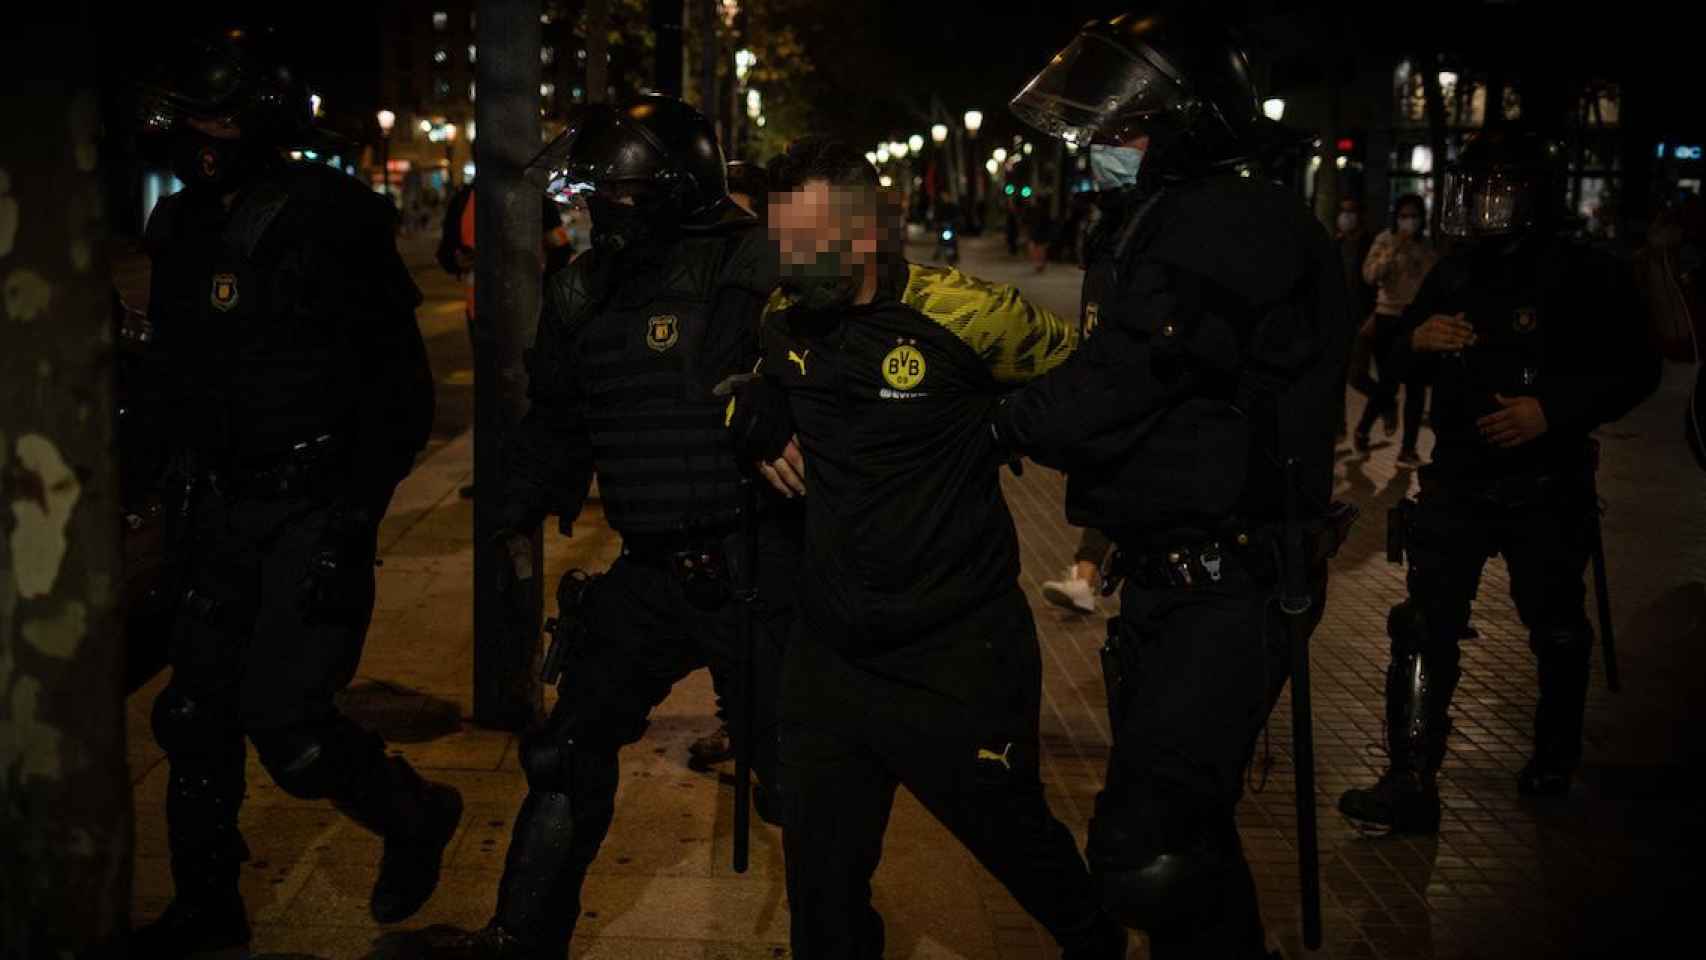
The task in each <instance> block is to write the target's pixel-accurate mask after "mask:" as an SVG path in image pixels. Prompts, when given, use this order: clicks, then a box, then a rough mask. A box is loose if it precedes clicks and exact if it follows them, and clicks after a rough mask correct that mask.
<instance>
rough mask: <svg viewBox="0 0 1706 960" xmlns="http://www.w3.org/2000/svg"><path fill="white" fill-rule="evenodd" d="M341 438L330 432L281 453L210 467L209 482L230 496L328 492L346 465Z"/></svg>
mask: <svg viewBox="0 0 1706 960" xmlns="http://www.w3.org/2000/svg"><path fill="white" fill-rule="evenodd" d="M344 452H345V446H344V443H343V441H342V438H339V437H336V436H334V435H332V434H329V433H323V434H320V435H319V436H317V437H314V438H313V439H310V440H303V441H301V442H300V443H296V444H293V445H292V446H291V447H290V449H289V450H288V451H286V452H285V453H283V454H281V455H280V456H278V457H275V458H270V459H266V460H260V461H254V460H251V461H249V462H247V463H234V464H229V465H226V466H221V467H215V468H211V469H209V470H208V471H207V478H208V482H209V484H210V485H211V486H212V487H213V489H214V490H216V491H218V492H219V493H220V494H221V495H223V496H227V497H254V498H260V499H284V498H287V497H298V496H312V495H319V494H327V493H329V492H330V491H331V487H332V485H333V484H334V483H335V482H336V480H337V479H338V478H337V476H336V474H337V472H338V470H339V468H341V467H343V466H345V460H346V458H345V457H344V456H343V454H344Z"/></svg>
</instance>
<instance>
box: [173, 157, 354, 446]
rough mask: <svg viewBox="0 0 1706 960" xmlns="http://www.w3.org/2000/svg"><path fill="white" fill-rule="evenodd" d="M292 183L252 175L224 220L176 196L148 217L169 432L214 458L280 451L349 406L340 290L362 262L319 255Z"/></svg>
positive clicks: (328, 429) (337, 421)
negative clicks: (173, 406)
mask: <svg viewBox="0 0 1706 960" xmlns="http://www.w3.org/2000/svg"><path fill="white" fill-rule="evenodd" d="M294 187H295V181H294V178H292V177H291V176H290V175H288V174H286V175H283V176H279V177H275V178H269V179H267V180H264V181H261V182H259V183H256V184H255V185H254V186H252V187H251V188H250V189H248V190H247V191H245V193H244V195H243V196H242V197H241V198H240V199H239V201H238V203H237V205H236V207H235V208H234V209H233V210H232V211H231V214H230V216H229V217H228V218H223V219H221V218H219V217H217V216H214V215H212V214H211V213H210V212H209V211H207V210H205V209H202V210H191V209H188V208H187V207H186V205H187V203H188V202H190V201H189V198H188V197H180V198H176V199H175V201H174V203H173V206H172V207H170V208H165V209H162V210H161V211H159V212H158V213H157V215H156V219H157V220H159V222H157V223H156V222H152V221H151V223H150V225H149V226H150V229H149V235H150V246H151V247H152V248H153V251H154V258H155V259H154V280H153V283H154V284H155V285H156V288H157V289H156V290H155V293H154V296H153V298H152V304H153V309H154V310H156V311H157V312H158V313H160V314H161V315H160V316H158V317H155V318H152V319H153V321H154V323H155V326H156V328H157V329H158V330H159V331H160V333H161V342H162V344H163V345H165V346H166V348H167V349H168V350H169V351H170V353H171V357H172V364H173V367H174V373H175V375H176V377H177V378H178V379H179V381H180V382H179V383H178V384H176V385H175V386H176V388H177V389H178V390H179V391H181V392H180V398H181V402H180V404H179V407H180V411H181V413H182V415H183V416H184V418H185V422H182V423H180V424H178V425H177V432H179V433H180V436H181V437H182V440H183V442H185V443H187V444H188V445H190V446H193V447H195V448H198V449H200V450H201V451H202V452H203V453H205V454H207V455H208V456H210V457H212V458H213V459H214V460H215V461H221V460H233V461H260V460H265V459H267V458H269V457H272V456H275V455H282V454H284V453H286V452H287V451H289V450H290V448H291V447H292V446H294V445H295V444H297V443H299V442H302V441H305V440H312V439H313V438H316V437H319V436H322V435H326V434H331V433H337V432H339V431H341V430H342V429H344V428H345V426H346V425H347V423H348V422H349V420H350V418H351V416H352V415H353V408H354V403H355V400H356V394H357V389H358V373H357V363H358V358H357V357H356V356H355V353H354V351H353V349H351V346H350V343H349V340H348V338H347V336H346V335H345V329H346V328H345V325H346V324H347V323H348V322H349V319H348V318H347V317H346V315H345V314H346V312H347V309H348V305H347V304H346V303H344V302H342V298H340V297H339V296H338V291H340V290H343V289H344V287H345V285H344V284H343V283H342V282H341V281H342V272H343V271H344V270H354V269H359V265H352V264H336V263H332V262H330V261H332V260H333V259H335V258H332V257H320V256H317V251H318V248H319V247H320V246H322V245H323V244H322V240H323V239H324V238H316V237H313V236H307V235H303V234H302V232H301V230H300V227H301V224H302V222H303V221H302V220H300V219H299V218H298V217H296V216H294V215H293V214H297V213H300V212H302V211H297V210H292V209H291V208H292V206H293V205H294V204H301V203H306V202H308V201H307V200H305V199H303V198H302V197H299V196H297V195H296V194H295V192H294ZM332 271H337V273H336V275H331V276H328V274H329V273H331V272H332ZM186 434H187V435H186Z"/></svg>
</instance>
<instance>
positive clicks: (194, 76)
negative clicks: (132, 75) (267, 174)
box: [138, 26, 313, 146]
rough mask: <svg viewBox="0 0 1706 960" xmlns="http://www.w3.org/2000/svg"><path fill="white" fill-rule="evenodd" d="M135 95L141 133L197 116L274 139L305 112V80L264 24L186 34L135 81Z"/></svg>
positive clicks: (302, 122) (252, 136)
mask: <svg viewBox="0 0 1706 960" xmlns="http://www.w3.org/2000/svg"><path fill="white" fill-rule="evenodd" d="M138 95H139V107H140V110H141V120H142V123H143V126H144V128H145V130H147V131H148V132H159V133H163V132H167V131H169V130H173V129H177V128H180V127H181V126H182V122H183V121H184V120H186V119H197V120H206V121H212V122H217V123H229V124H234V125H236V126H237V127H239V128H241V129H242V132H243V137H244V138H245V139H249V140H252V141H254V142H260V143H269V144H272V145H275V146H282V145H285V144H287V143H288V142H289V141H290V140H291V139H292V138H294V137H296V136H298V135H300V134H301V133H302V132H303V131H305V130H306V129H307V128H308V126H309V123H310V122H311V120H312V116H313V109H312V107H311V106H310V103H309V94H308V87H307V84H306V83H305V82H304V81H303V79H302V78H301V76H300V75H299V74H298V73H297V71H296V70H295V69H294V68H292V67H291V66H290V65H289V63H288V62H287V61H286V60H285V58H284V57H283V56H282V51H281V50H280V45H279V43H278V39H277V37H276V36H275V35H274V33H273V31H271V30H270V29H267V28H264V27H248V26H231V27H225V28H222V29H220V30H217V31H215V32H213V33H211V34H206V35H202V36H198V37H195V38H193V39H191V40H189V41H187V42H186V43H184V44H183V45H182V46H181V47H180V48H179V49H177V50H175V51H172V52H171V54H169V55H168V56H166V57H165V58H163V59H162V61H161V63H160V64H159V66H158V68H157V69H156V70H155V71H154V73H153V74H152V75H151V76H150V77H149V78H148V79H147V80H144V81H143V82H141V83H140V84H138Z"/></svg>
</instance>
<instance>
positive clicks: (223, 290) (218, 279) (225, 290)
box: [208, 273, 237, 311]
mask: <svg viewBox="0 0 1706 960" xmlns="http://www.w3.org/2000/svg"><path fill="white" fill-rule="evenodd" d="M208 300H209V301H211V302H212V304H213V309H215V310H219V311H225V310H230V309H231V308H233V307H235V306H237V275H236V274H235V273H216V274H214V275H213V293H212V295H210V296H209V297H208Z"/></svg>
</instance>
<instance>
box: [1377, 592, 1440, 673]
mask: <svg viewBox="0 0 1706 960" xmlns="http://www.w3.org/2000/svg"><path fill="white" fill-rule="evenodd" d="M1386 635H1387V636H1388V637H1390V638H1391V639H1392V659H1394V660H1397V659H1399V658H1400V657H1405V656H1409V655H1410V654H1412V653H1421V652H1422V651H1423V650H1426V649H1427V648H1428V646H1429V640H1428V620H1427V617H1426V616H1425V615H1424V614H1423V613H1422V608H1421V607H1420V606H1418V605H1417V604H1416V602H1415V601H1413V600H1405V601H1403V602H1402V603H1399V604H1397V605H1396V606H1394V607H1393V608H1392V609H1391V610H1390V611H1388V612H1387V614H1386Z"/></svg>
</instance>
